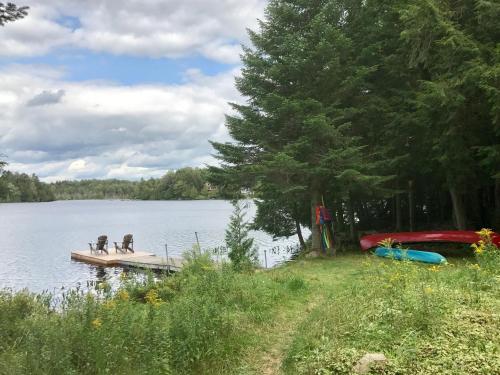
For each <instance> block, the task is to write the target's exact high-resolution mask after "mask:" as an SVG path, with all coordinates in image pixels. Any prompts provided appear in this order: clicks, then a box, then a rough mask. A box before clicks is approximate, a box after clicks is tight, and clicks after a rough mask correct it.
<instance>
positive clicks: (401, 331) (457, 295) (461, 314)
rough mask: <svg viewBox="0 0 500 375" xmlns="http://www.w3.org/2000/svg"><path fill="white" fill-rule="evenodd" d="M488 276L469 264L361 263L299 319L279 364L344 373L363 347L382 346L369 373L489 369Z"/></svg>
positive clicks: (492, 300) (492, 367)
mask: <svg viewBox="0 0 500 375" xmlns="http://www.w3.org/2000/svg"><path fill="white" fill-rule="evenodd" d="M497 261H498V260H497ZM498 265H499V263H498V262H497V264H496V266H497V268H496V271H495V275H496V277H498ZM490 280H491V273H490V271H488V270H485V269H482V268H481V267H478V266H477V265H463V264H460V265H459V266H453V265H446V266H431V267H429V266H424V265H419V264H416V263H413V262H406V261H403V262H398V261H381V262H380V261H368V262H365V264H364V270H363V271H362V275H361V277H359V278H357V280H356V283H355V284H352V285H347V286H346V287H345V288H343V289H342V291H339V292H335V293H333V295H332V297H331V298H328V299H326V300H325V301H324V302H323V303H322V304H321V305H320V306H318V307H316V308H315V309H314V310H313V311H312V312H311V314H310V315H309V316H308V317H307V319H305V320H304V321H303V322H302V324H301V325H300V327H299V328H298V332H297V334H296V336H295V338H294V341H293V343H292V345H291V346H290V348H289V350H288V353H287V356H286V359H285V361H284V370H285V372H286V373H290V374H311V373H335V374H350V373H351V371H352V367H353V365H354V364H355V363H356V361H357V360H358V359H359V358H361V357H362V356H363V355H364V354H365V353H367V352H382V353H385V355H386V356H387V357H388V359H389V364H388V366H386V367H385V368H384V369H380V368H379V369H373V370H372V372H371V373H377V374H407V373H408V374H409V373H411V374H429V373H440V374H487V373H496V372H498V371H499V370H500V367H499V363H500V361H499V359H500V357H499V354H498V344H497V343H498V325H499V323H500V321H499V320H498V317H497V316H496V313H495V311H496V310H497V309H498V308H499V305H498V298H497V296H498V292H499V291H500V290H499V289H498V283H497V284H496V285H495V284H494V283H490V282H489V281H490ZM484 283H487V285H488V287H485V284H484ZM480 322H482V323H480ZM493 331H495V332H493Z"/></svg>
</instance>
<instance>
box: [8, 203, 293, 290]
mask: <svg viewBox="0 0 500 375" xmlns="http://www.w3.org/2000/svg"><path fill="white" fill-rule="evenodd" d="M247 203H248V215H247V216H248V219H251V218H252V217H253V215H254V214H255V205H254V204H253V203H252V202H250V201H248V202H247ZM232 210H233V207H232V205H231V204H230V203H229V202H227V201H222V200H206V201H120V200H95V201H56V202H48V203H2V204H0V257H1V258H0V259H1V260H0V262H1V263H0V289H2V288H10V289H13V290H20V289H23V288H28V289H29V290H30V291H33V292H41V291H48V292H51V293H54V294H59V293H60V291H61V290H63V289H67V288H74V287H77V286H81V287H83V288H85V287H86V286H87V285H91V284H92V283H93V282H95V281H99V280H108V281H110V282H114V281H116V280H117V279H118V277H119V275H120V273H121V272H122V269H121V268H103V267H96V266H92V265H88V264H85V263H80V262H76V261H73V260H71V259H70V253H71V251H72V250H86V249H88V248H89V246H88V242H95V241H96V240H97V236H99V235H100V234H106V235H108V240H109V244H110V247H112V244H113V242H112V241H117V242H121V240H122V238H123V235H124V234H126V233H132V234H133V235H134V248H135V249H136V250H144V251H150V252H152V253H155V254H158V255H165V244H166V243H167V244H168V251H169V255H170V256H181V255H182V253H183V251H185V250H186V249H190V248H192V246H193V245H194V244H195V243H196V238H195V232H197V233H198V237H199V241H200V245H201V248H202V250H207V249H209V248H214V247H218V246H223V245H224V231H225V229H226V227H227V224H228V223H229V218H230V216H231V213H232ZM250 235H251V237H253V238H254V243H255V245H256V246H257V247H258V249H259V261H260V262H261V264H262V265H263V264H264V250H266V251H267V261H268V266H269V267H271V266H273V265H276V264H277V263H279V262H281V261H283V260H286V259H288V258H289V257H290V253H289V252H288V251H287V248H290V247H291V246H294V245H296V243H297V240H296V237H291V238H290V239H280V240H278V241H273V240H272V237H271V236H269V235H267V234H265V233H263V232H251V233H250ZM113 251H114V250H113Z"/></svg>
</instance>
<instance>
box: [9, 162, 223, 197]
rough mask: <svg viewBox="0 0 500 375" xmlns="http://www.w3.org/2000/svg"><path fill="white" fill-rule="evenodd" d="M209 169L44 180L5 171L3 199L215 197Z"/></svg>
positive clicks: (218, 194)
mask: <svg viewBox="0 0 500 375" xmlns="http://www.w3.org/2000/svg"><path fill="white" fill-rule="evenodd" d="M207 174H208V171H207V170H206V169H202V168H182V169H179V170H177V171H171V172H167V173H166V174H165V175H164V176H163V177H161V178H157V179H153V178H151V179H148V180H144V179H141V180H140V181H126V180H116V179H110V180H81V181H58V182H54V183H50V184H47V183H44V182H40V181H39V179H38V177H37V176H35V175H32V176H28V175H27V174H24V173H23V174H21V173H15V172H9V171H5V172H4V173H3V174H2V176H1V177H0V202H44V201H52V200H74V199H140V200H170V199H215V198H221V194H220V193H219V190H217V189H216V188H213V187H212V186H211V185H210V184H209V183H208V181H207V179H208V175H207Z"/></svg>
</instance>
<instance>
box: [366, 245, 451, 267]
mask: <svg viewBox="0 0 500 375" xmlns="http://www.w3.org/2000/svg"><path fill="white" fill-rule="evenodd" d="M375 255H377V256H379V257H383V258H391V259H396V260H411V261H414V262H423V263H431V264H443V263H446V258H445V257H444V256H442V255H441V254H438V253H434V252H431V251H420V250H403V249H389V248H387V247H377V249H376V250H375Z"/></svg>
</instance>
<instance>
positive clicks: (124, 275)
mask: <svg viewBox="0 0 500 375" xmlns="http://www.w3.org/2000/svg"><path fill="white" fill-rule="evenodd" d="M120 280H122V281H125V280H127V273H126V272H122V273H121V274H120Z"/></svg>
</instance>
